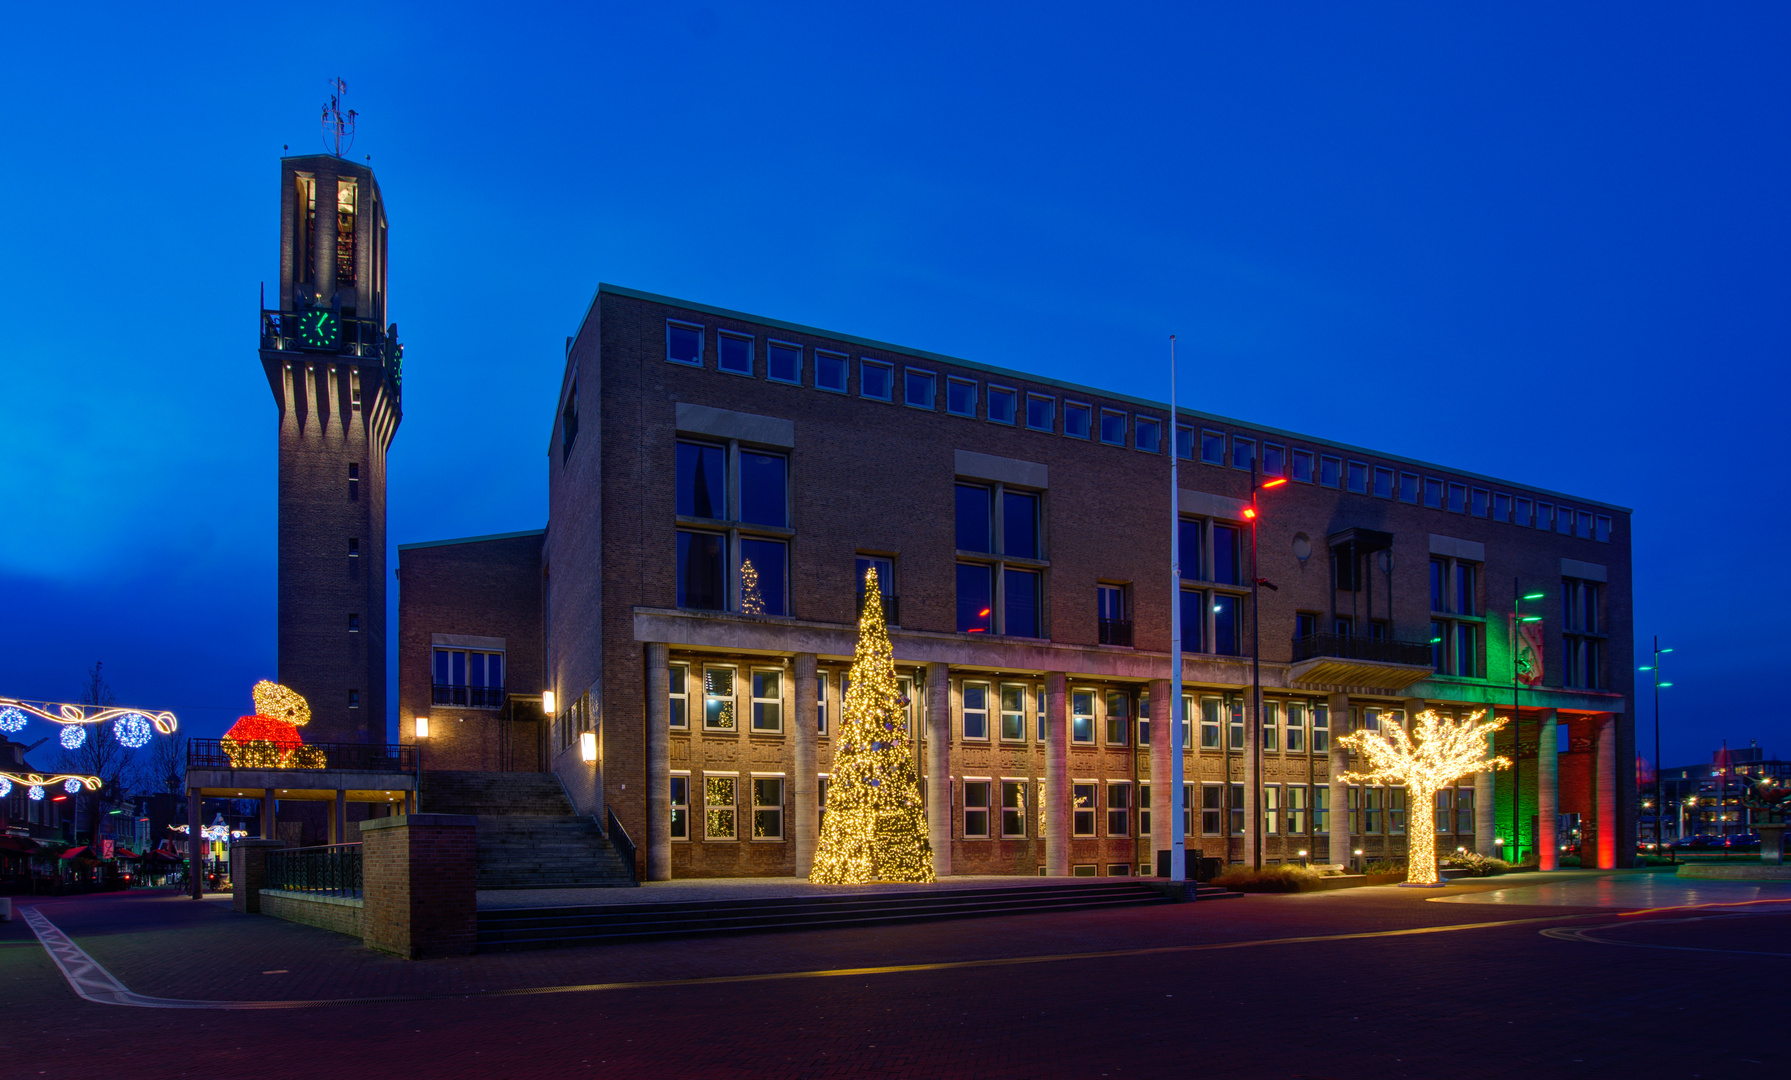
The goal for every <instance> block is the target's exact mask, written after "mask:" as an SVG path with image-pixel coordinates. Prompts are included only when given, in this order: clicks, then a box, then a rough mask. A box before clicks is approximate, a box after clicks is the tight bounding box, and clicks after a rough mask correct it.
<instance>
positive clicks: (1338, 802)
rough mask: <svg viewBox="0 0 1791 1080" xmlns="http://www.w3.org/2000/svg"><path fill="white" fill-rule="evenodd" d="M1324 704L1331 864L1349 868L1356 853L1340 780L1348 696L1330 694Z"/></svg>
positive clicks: (1346, 798)
mask: <svg viewBox="0 0 1791 1080" xmlns="http://www.w3.org/2000/svg"><path fill="white" fill-rule="evenodd" d="M1325 700H1326V704H1327V705H1328V707H1329V711H1330V714H1331V715H1330V721H1331V760H1330V766H1331V768H1330V783H1331V790H1330V793H1329V794H1330V804H1331V805H1330V814H1329V817H1330V819H1331V842H1330V845H1329V846H1330V851H1331V861H1332V862H1334V863H1341V864H1342V865H1344V866H1349V865H1350V863H1351V862H1352V861H1353V860H1354V859H1355V850H1356V849H1355V847H1354V846H1352V843H1351V840H1352V838H1351V836H1350V834H1349V784H1347V783H1345V782H1344V780H1343V774H1344V773H1346V772H1348V771H1349V750H1348V748H1346V747H1345V746H1344V745H1343V736H1345V735H1347V734H1349V695H1348V694H1332V695H1330V696H1329V697H1328V698H1326V699H1325Z"/></svg>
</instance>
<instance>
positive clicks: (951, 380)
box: [945, 375, 981, 420]
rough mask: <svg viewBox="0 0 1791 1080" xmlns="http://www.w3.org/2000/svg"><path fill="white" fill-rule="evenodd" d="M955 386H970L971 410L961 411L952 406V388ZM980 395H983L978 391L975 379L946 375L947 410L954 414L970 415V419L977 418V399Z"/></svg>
mask: <svg viewBox="0 0 1791 1080" xmlns="http://www.w3.org/2000/svg"><path fill="white" fill-rule="evenodd" d="M954 386H967V387H969V388H970V411H969V412H959V411H958V410H956V409H954V408H952V407H951V388H952V387H954ZM979 397H981V395H980V394H978V393H977V383H976V380H975V379H964V378H959V377H958V376H956V375H947V376H946V377H945V411H946V412H947V413H949V414H951V415H952V416H968V417H969V418H970V419H972V420H975V419H976V405H977V399H978V398H979Z"/></svg>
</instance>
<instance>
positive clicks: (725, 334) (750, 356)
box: [715, 329, 758, 379]
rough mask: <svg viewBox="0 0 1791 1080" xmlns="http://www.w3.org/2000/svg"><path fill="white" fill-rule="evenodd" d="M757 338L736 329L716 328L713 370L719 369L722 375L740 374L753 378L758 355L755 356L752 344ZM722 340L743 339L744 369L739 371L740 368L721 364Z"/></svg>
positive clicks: (755, 352) (755, 350) (755, 351)
mask: <svg viewBox="0 0 1791 1080" xmlns="http://www.w3.org/2000/svg"><path fill="white" fill-rule="evenodd" d="M757 340H758V339H757V338H756V337H754V336H753V335H752V334H742V333H740V332H739V331H737V330H721V329H717V330H716V331H715V370H716V371H719V372H720V373H722V374H723V375H741V376H744V377H746V378H748V379H751V378H754V377H755V375H756V372H757V368H758V356H757V353H758V350H757V349H755V348H754V345H755V344H756V343H757ZM723 341H743V342H745V343H746V370H745V371H740V370H737V369H735V368H731V367H724V366H723V365H722V355H723V348H722V342H723Z"/></svg>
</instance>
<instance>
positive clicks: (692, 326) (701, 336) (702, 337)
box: [665, 319, 709, 368]
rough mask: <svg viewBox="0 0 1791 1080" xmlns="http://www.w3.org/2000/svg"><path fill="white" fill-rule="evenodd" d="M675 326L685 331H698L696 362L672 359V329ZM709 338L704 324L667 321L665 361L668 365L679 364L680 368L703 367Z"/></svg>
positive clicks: (679, 320) (681, 320) (677, 320)
mask: <svg viewBox="0 0 1791 1080" xmlns="http://www.w3.org/2000/svg"><path fill="white" fill-rule="evenodd" d="M674 326H676V327H680V328H682V329H685V330H695V331H696V333H697V351H696V359H695V360H674V359H672V327H674ZM708 336H709V335H708V331H707V330H705V329H704V327H703V324H701V323H693V322H685V321H684V320H683V319H667V320H666V321H665V360H666V363H668V364H677V365H678V366H680V367H698V368H700V367H702V366H703V352H704V350H706V349H707V348H708V346H709V341H708Z"/></svg>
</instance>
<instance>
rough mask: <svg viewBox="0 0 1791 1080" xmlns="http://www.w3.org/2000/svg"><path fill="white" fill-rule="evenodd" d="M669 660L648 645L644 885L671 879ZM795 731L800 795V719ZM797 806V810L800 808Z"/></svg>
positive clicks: (658, 645) (694, 795) (659, 645)
mask: <svg viewBox="0 0 1791 1080" xmlns="http://www.w3.org/2000/svg"><path fill="white" fill-rule="evenodd" d="M669 656H670V650H669V649H667V648H666V646H665V644H664V643H663V642H657V641H655V642H649V643H648V645H647V738H646V745H647V761H646V767H647V775H646V778H645V779H646V791H647V798H646V817H647V821H646V828H645V829H644V830H642V831H643V832H644V833H646V836H645V837H644V838H643V839H645V840H646V842H647V844H646V847H647V850H646V856H647V860H646V861H647V866H646V873H645V875H644V876H645V879H646V880H648V881H669V880H670V879H671V876H672V756H671V755H672V747H671V742H672V735H671V732H672V698H671V693H672V669H671V666H670V664H669V663H668V662H667V661H668V658H669ZM811 681H812V680H811ZM685 689H686V690H689V689H690V688H689V687H688V686H687V687H685ZM692 696H693V698H696V700H697V702H698V707H699V708H700V707H701V699H700V697H696V695H694V694H693V695H692ZM797 701H798V702H800V701H801V696H800V695H798V697H797ZM797 711H798V712H800V711H801V710H800V709H798V710H797ZM796 730H797V732H798V734H797V736H796V746H797V747H798V749H797V751H796V755H797V757H796V760H797V767H798V771H797V780H796V787H795V788H794V789H793V790H795V791H800V790H801V784H802V780H801V775H802V773H801V763H802V751H801V749H800V748H801V746H802V735H801V731H802V730H803V729H802V725H801V722H800V718H798V722H797V726H796ZM808 730H809V740H810V743H809V745H810V746H813V745H814V742H813V740H814V728H813V727H812V726H811V727H810V728H809V729H808ZM809 772H811V773H812V772H814V770H813V769H810V770H809ZM809 784H810V787H811V789H812V787H813V785H814V778H813V777H812V776H811V777H810V778H809ZM691 801H692V802H693V803H697V802H700V793H699V792H694V791H693V792H691ZM809 801H810V802H813V801H814V800H813V799H812V798H811V799H810V800H809ZM798 805H799V806H800V804H798ZM696 812H697V810H696V808H695V807H694V806H693V807H692V808H690V810H689V812H688V813H687V814H686V817H687V818H688V817H690V816H692V815H693V814H695V813H696ZM801 820H802V819H801V818H800V816H799V817H798V818H797V821H798V822H800V821H801ZM796 828H797V829H798V830H800V829H801V828H802V826H801V825H800V824H798V825H797V826H796ZM796 835H797V836H798V838H800V837H801V835H802V834H801V832H800V831H798V832H797V834H796ZM797 844H798V854H797V864H798V866H797V869H798V873H801V874H806V871H803V870H802V869H801V860H802V856H801V854H800V845H801V840H800V839H798V840H797ZM811 854H812V850H811Z"/></svg>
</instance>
